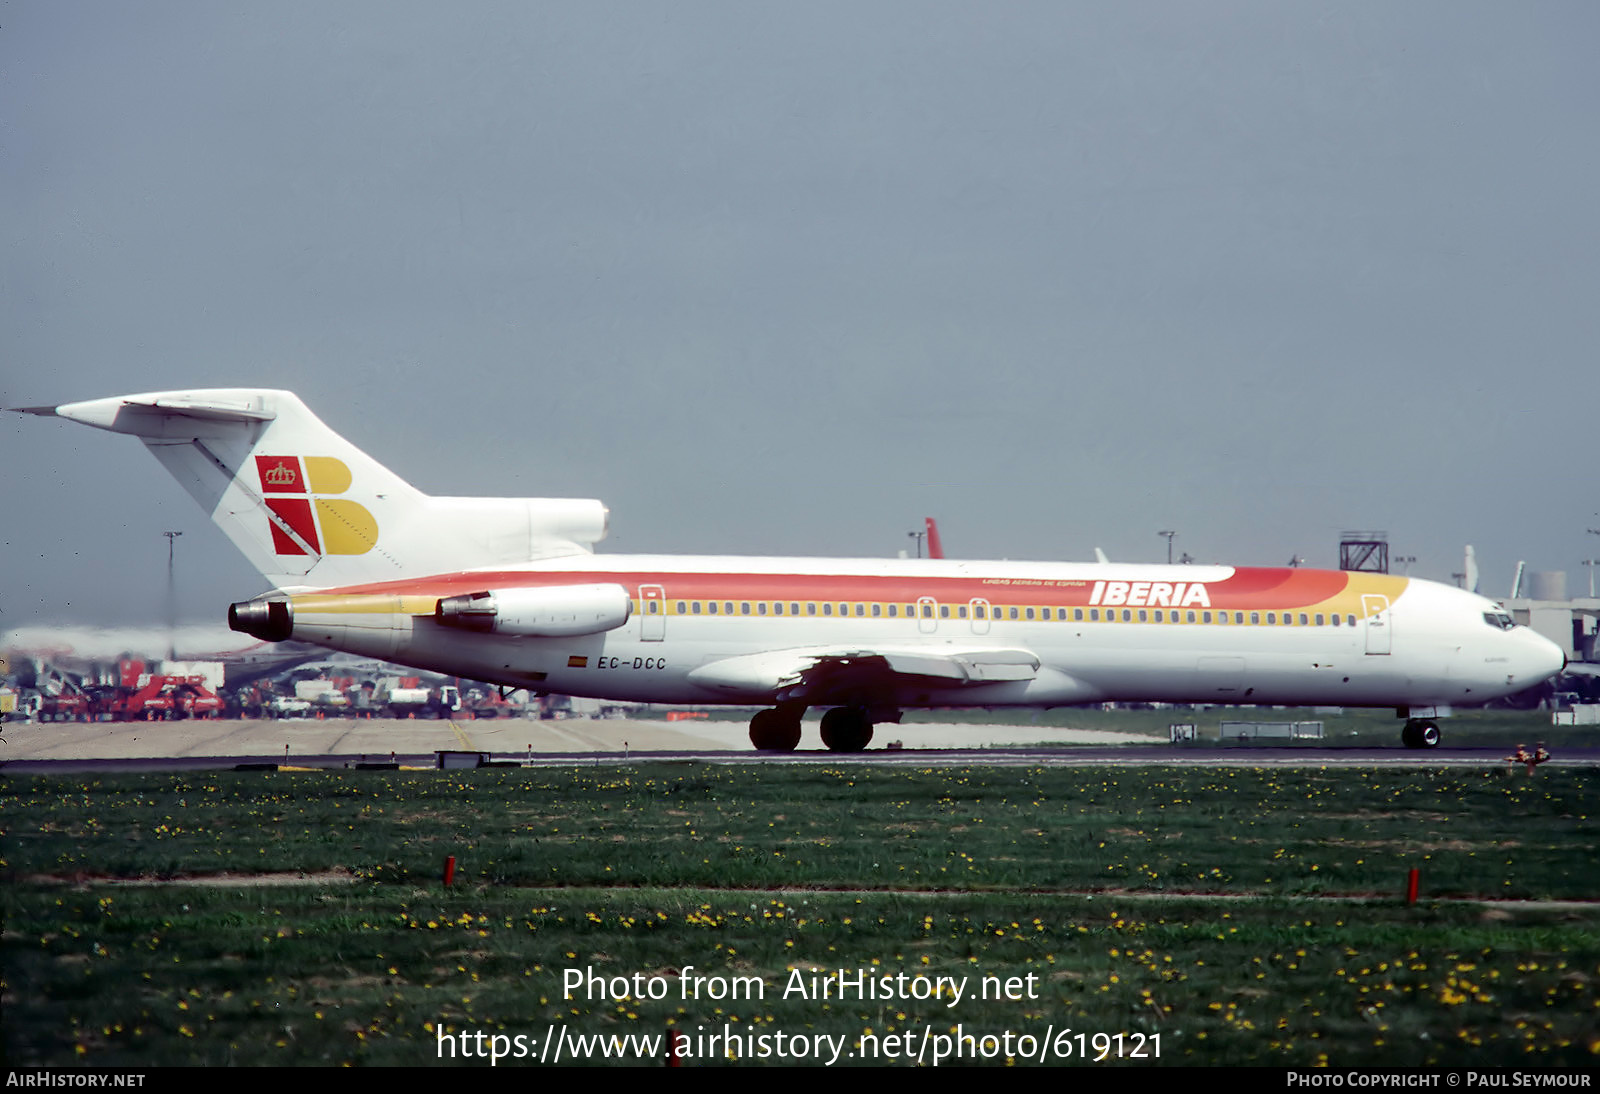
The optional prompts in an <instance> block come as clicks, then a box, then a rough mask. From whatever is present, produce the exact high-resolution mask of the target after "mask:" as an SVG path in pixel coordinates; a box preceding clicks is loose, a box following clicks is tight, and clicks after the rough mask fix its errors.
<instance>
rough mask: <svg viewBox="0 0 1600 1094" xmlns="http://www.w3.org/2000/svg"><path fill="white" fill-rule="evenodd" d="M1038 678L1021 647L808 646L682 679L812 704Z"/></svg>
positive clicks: (730, 661)
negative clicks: (917, 689)
mask: <svg viewBox="0 0 1600 1094" xmlns="http://www.w3.org/2000/svg"><path fill="white" fill-rule="evenodd" d="M1038 672H1039V658H1038V656H1037V655H1035V654H1034V653H1033V652H1032V651H1030V650H1025V649H995V648H992V647H973V648H970V649H960V648H951V647H945V646H941V647H938V648H937V649H931V648H930V649H919V648H916V647H912V648H904V649H902V648H893V647H874V648H870V649H842V648H838V647H811V648H805V649H792V650H773V651H771V652H768V653H754V654H748V655H745V656H741V657H728V658H724V659H722V660H720V661H712V662H711V663H709V664H706V665H702V666H700V667H699V668H697V669H695V670H693V671H692V672H690V673H689V679H690V680H691V681H693V682H694V683H695V684H698V685H699V686H701V687H704V688H708V689H710V690H712V691H716V692H720V693H722V694H724V695H730V694H731V695H738V696H741V697H745V698H748V699H752V700H759V701H764V702H780V703H781V702H800V701H803V702H806V703H807V704H810V705H819V704H826V703H830V702H844V701H848V700H849V699H850V698H852V697H854V696H857V695H860V694H862V693H867V692H875V691H881V690H883V689H885V688H895V687H917V686H921V687H937V688H941V689H943V688H952V687H954V688H960V687H970V686H974V685H977V684H993V683H999V682H1003V681H1016V680H1024V681H1025V680H1032V679H1034V678H1035V677H1036V676H1037V675H1038Z"/></svg>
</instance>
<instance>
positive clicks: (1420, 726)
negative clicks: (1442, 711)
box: [1400, 719, 1440, 748]
mask: <svg viewBox="0 0 1600 1094" xmlns="http://www.w3.org/2000/svg"><path fill="white" fill-rule="evenodd" d="M1439 736H1440V735H1439V724H1438V723H1437V722H1425V721H1417V720H1415V719H1413V720H1411V721H1408V722H1407V723H1406V727H1405V728H1404V729H1402V730H1401V731H1400V742H1401V743H1402V744H1404V745H1405V746H1406V747H1407V748H1438V747H1439Z"/></svg>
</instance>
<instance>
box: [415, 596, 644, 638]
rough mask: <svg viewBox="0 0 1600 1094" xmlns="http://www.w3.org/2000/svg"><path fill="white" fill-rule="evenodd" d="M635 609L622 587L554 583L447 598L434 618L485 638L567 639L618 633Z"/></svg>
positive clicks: (441, 603)
mask: <svg viewBox="0 0 1600 1094" xmlns="http://www.w3.org/2000/svg"><path fill="white" fill-rule="evenodd" d="M632 610H633V599H632V597H630V596H629V595H628V590H627V589H624V588H623V587H622V586H621V585H552V586H547V587H545V588H539V589H498V590H495V589H491V590H488V591H486V592H481V593H467V594H465V595H463V596H446V597H441V598H440V600H439V604H438V607H436V608H435V609H434V612H433V617H434V619H436V620H438V621H439V623H441V624H443V625H444V626H446V627H456V628H459V629H460V630H464V631H477V632H479V633H481V634H511V635H529V636H536V637H542V638H561V637H569V636H571V635H579V634H599V633H600V632H602V631H610V630H615V629H616V628H618V627H620V626H622V625H623V624H624V623H626V622H627V621H628V615H629V614H630V613H631V612H632Z"/></svg>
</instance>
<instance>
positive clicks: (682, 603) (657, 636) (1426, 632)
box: [293, 555, 1563, 707]
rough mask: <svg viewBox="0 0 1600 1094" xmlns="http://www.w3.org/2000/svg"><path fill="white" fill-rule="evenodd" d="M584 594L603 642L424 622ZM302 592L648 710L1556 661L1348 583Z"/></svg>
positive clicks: (615, 567) (582, 566) (323, 612)
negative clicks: (1014, 667) (823, 677)
mask: <svg viewBox="0 0 1600 1094" xmlns="http://www.w3.org/2000/svg"><path fill="white" fill-rule="evenodd" d="M596 582H606V583H613V584H614V585H616V586H620V587H621V588H622V589H624V590H626V592H627V595H628V597H630V598H631V610H630V611H629V612H628V613H627V616H626V621H625V622H623V623H622V624H621V625H620V626H614V627H612V629H608V630H604V631H600V632H597V633H589V634H576V635H570V636H563V637H537V636H526V635H502V634H493V633H483V634H474V633H464V632H463V631H461V630H459V629H456V628H454V627H451V626H448V625H445V624H442V623H441V622H439V621H438V620H437V619H436V618H434V614H433V613H434V606H435V605H436V604H437V602H438V601H439V599H440V598H441V597H444V596H448V595H451V594H460V593H466V592H471V591H474V590H497V591H500V592H501V593H502V595H504V594H505V591H506V590H517V589H524V588H532V587H549V586H576V585H592V584H593V583H596ZM293 600H294V603H295V623H294V637H295V638H298V639H304V640H308V641H312V642H318V643H321V644H323V645H328V646H332V647H334V648H339V649H347V650H351V651H353V652H359V653H364V654H369V655H372V656H378V657H385V658H389V659H393V660H397V661H400V662H403V663H407V664H411V665H415V666H418V667H424V668H430V669H436V670H439V671H443V672H450V673H455V674H459V675H463V676H470V677H476V678H479V679H484V680H490V681H494V682H499V683H503V684H509V685H515V686H527V687H534V688H537V689H540V690H546V691H552V692H560V693H565V694H571V695H581V696H593V697H599V698H612V699H619V700H632V701H639V702H659V703H712V702H726V703H744V704H759V703H766V702H774V701H779V700H781V699H783V698H784V697H785V694H784V692H783V687H784V680H785V674H784V671H783V670H784V667H785V665H786V661H785V658H786V657H790V655H792V657H790V660H798V661H803V660H804V659H805V658H807V657H810V656H814V655H817V654H819V653H823V652H826V653H827V654H828V655H829V656H831V657H834V658H837V657H839V656H840V655H841V654H846V653H849V652H850V651H861V653H862V655H863V656H872V655H876V654H879V653H881V652H882V651H886V650H888V651H901V652H904V653H905V654H906V655H907V656H913V657H914V656H915V655H917V654H918V653H923V654H927V655H931V656H950V657H970V656H971V655H972V653H973V651H978V654H979V655H980V656H981V654H982V651H985V650H1007V651H1025V652H1026V653H1027V654H1031V655H1032V657H1033V658H1034V659H1036V661H1037V665H1036V666H1033V667H1031V668H1028V667H1027V666H1024V669H1023V670H1019V671H1017V672H1014V673H1012V674H1011V675H1012V676H1014V677H1020V678H1009V679H982V678H978V679H965V680H952V679H950V678H949V676H948V675H942V674H939V673H931V674H929V675H926V676H922V675H918V674H915V673H910V674H908V673H906V672H904V671H901V672H897V673H894V674H890V675H887V676H883V675H882V674H880V678H879V679H877V680H876V681H875V682H868V683H865V684H863V683H860V682H847V683H845V684H841V685H838V688H842V689H843V690H842V691H838V693H830V692H829V690H828V688H827V687H822V688H820V689H818V688H813V689H812V690H811V691H810V692H809V693H802V694H801V696H800V697H801V698H803V699H805V701H807V702H809V703H810V704H811V705H822V704H827V703H836V702H849V701H864V700H865V699H870V700H871V701H873V702H877V703H881V704H890V705H899V706H911V707H916V706H944V705H962V706H1017V705H1025V706H1053V705H1063V704H1073V703H1085V702H1097V701H1114V700H1122V701H1136V700H1142V701H1160V702H1211V703H1246V704H1261V703H1269V704H1337V705H1348V706H1397V707H1409V706H1420V707H1426V706H1441V705H1451V704H1455V705H1470V704H1475V703H1480V702H1485V701H1488V700H1490V699H1494V698H1497V697H1500V696H1504V695H1508V694H1511V693H1514V692H1517V691H1521V690H1523V689H1525V688H1527V687H1530V686H1532V685H1533V684H1536V683H1538V682H1540V681H1542V680H1544V679H1545V678H1547V677H1549V676H1550V675H1552V674H1554V673H1555V672H1557V671H1559V670H1560V668H1561V666H1562V663H1563V657H1562V653H1561V651H1560V649H1559V648H1558V647H1556V646H1555V645H1554V644H1553V643H1550V642H1549V641H1547V640H1546V639H1544V638H1542V637H1540V636H1539V635H1537V634H1535V633H1533V632H1532V631H1530V630H1528V629H1527V628H1526V627H1516V628H1510V629H1506V628H1503V627H1501V626H1498V625H1495V624H1493V623H1491V622H1489V621H1487V619H1486V615H1488V614H1490V613H1495V612H1497V611H1498V609H1497V607H1496V606H1495V605H1494V604H1493V603H1492V602H1490V601H1487V600H1485V599H1484V598H1482V597H1479V596H1476V595H1474V594H1470V593H1466V592H1463V591H1462V590H1459V589H1454V588H1450V587H1447V586H1443V585H1438V584H1435V583H1432V582H1427V581H1421V580H1416V579H1407V578H1399V577H1389V576H1387V575H1372V574H1357V573H1345V572H1342V571H1317V570H1301V569H1284V570H1264V569H1262V570H1251V569H1234V568H1231V567H1216V566H1119V565H1095V564H1059V563H1028V562H949V561H931V560H871V559H865V560H837V559H790V558H771V559H759V558H723V557H700V558H684V557H672V556H632V557H628V556H604V555H586V556H580V557H572V558H564V559H560V560H555V561H552V562H551V563H550V564H549V565H548V566H537V567H529V568H517V569H515V570H508V569H495V570H485V571H470V572H464V573H457V574H450V575H442V576H439V577H433V578H426V579H417V580H406V581H400V582H389V583H383V584H378V585H369V586H359V587H351V588H347V589H343V590H325V591H320V592H318V593H314V594H305V595H303V596H297V597H294V598H293ZM351 609H355V610H351ZM720 666H729V668H728V669H726V670H724V669H722V668H720ZM769 666H770V667H771V671H766V669H767V667H769ZM836 690H837V689H836ZM864 693H870V694H864Z"/></svg>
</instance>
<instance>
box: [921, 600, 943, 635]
mask: <svg viewBox="0 0 1600 1094" xmlns="http://www.w3.org/2000/svg"><path fill="white" fill-rule="evenodd" d="M938 629H939V602H938V601H937V600H935V599H933V597H931V596H919V597H917V630H918V631H920V632H921V633H923V634H933V633H934V632H936V631H937V630H938Z"/></svg>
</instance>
